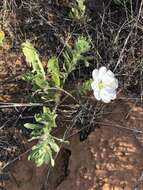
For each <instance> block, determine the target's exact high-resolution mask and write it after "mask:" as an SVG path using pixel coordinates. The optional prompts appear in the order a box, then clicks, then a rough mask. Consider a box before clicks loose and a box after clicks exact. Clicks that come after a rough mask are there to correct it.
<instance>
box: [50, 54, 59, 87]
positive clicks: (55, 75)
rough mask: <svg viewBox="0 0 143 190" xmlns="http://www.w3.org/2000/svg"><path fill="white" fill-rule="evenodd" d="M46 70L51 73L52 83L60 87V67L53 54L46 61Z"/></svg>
mask: <svg viewBox="0 0 143 190" xmlns="http://www.w3.org/2000/svg"><path fill="white" fill-rule="evenodd" d="M48 72H49V73H50V74H51V77H52V81H53V82H54V85H55V86H58V87H60V68H59V63H58V59H57V58H56V57H55V56H53V57H52V58H51V59H50V60H49V61H48Z"/></svg>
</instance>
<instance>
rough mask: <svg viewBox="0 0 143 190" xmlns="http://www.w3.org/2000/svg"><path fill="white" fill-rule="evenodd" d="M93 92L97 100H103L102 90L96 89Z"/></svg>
mask: <svg viewBox="0 0 143 190" xmlns="http://www.w3.org/2000/svg"><path fill="white" fill-rule="evenodd" d="M93 94H94V96H95V98H96V99H97V100H101V97H100V91H99V90H94V92H93Z"/></svg>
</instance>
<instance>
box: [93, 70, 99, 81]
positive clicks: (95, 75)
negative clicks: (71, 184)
mask: <svg viewBox="0 0 143 190" xmlns="http://www.w3.org/2000/svg"><path fill="white" fill-rule="evenodd" d="M98 74H99V71H98V69H94V70H93V71H92V77H93V80H95V81H97V80H98Z"/></svg>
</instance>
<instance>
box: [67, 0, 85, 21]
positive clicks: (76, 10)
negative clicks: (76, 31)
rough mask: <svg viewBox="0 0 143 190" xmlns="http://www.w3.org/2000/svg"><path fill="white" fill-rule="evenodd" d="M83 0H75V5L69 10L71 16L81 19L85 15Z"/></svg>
mask: <svg viewBox="0 0 143 190" xmlns="http://www.w3.org/2000/svg"><path fill="white" fill-rule="evenodd" d="M85 9H86V7H85V0H76V4H75V6H74V7H73V8H72V10H71V14H70V15H71V17H72V18H75V19H77V20H81V19H83V18H84V16H85Z"/></svg>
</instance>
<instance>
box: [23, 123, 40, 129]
mask: <svg viewBox="0 0 143 190" xmlns="http://www.w3.org/2000/svg"><path fill="white" fill-rule="evenodd" d="M24 127H25V128H27V129H36V128H39V126H38V125H37V124H32V123H25V124H24Z"/></svg>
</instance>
